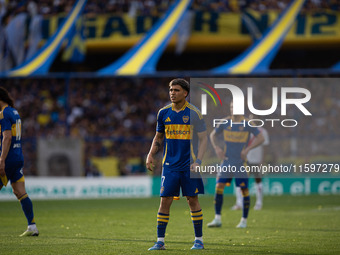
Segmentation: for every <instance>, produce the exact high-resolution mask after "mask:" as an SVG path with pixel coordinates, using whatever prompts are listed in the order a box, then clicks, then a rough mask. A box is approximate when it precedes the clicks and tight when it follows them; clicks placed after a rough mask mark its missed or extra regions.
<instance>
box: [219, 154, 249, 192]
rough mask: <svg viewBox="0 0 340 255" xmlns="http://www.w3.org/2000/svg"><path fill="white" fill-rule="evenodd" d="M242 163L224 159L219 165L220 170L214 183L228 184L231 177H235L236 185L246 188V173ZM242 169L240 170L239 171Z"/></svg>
mask: <svg viewBox="0 0 340 255" xmlns="http://www.w3.org/2000/svg"><path fill="white" fill-rule="evenodd" d="M242 166H244V163H242V162H240V163H235V162H230V161H228V160H224V161H223V163H222V165H221V170H222V171H221V172H218V173H217V178H216V183H225V184H226V185H227V186H229V185H230V183H231V181H232V179H233V178H235V184H236V187H240V188H248V179H249V178H248V173H247V172H246V171H243V168H241V167H242ZM241 170H242V171H241Z"/></svg>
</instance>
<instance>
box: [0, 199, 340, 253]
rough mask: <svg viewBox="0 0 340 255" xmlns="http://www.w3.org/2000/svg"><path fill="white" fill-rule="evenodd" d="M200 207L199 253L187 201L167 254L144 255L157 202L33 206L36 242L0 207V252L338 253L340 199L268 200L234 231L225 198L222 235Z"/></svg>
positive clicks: (13, 212)
mask: <svg viewBox="0 0 340 255" xmlns="http://www.w3.org/2000/svg"><path fill="white" fill-rule="evenodd" d="M252 199H253V201H254V198H252ZM200 202H201V206H202V208H203V214H204V227H203V235H204V244H205V250H203V251H190V248H191V246H192V241H193V240H194V233H193V226H192V222H191V219H190V214H189V209H188V205H187V203H186V200H185V199H184V198H181V199H180V200H179V201H174V202H173V205H172V208H171V212H170V222H169V225H168V228H167V234H166V248H167V250H166V251H147V249H148V248H149V247H151V246H152V245H153V243H154V241H155V240H156V215H157V209H158V205H159V198H157V197H155V198H150V199H114V200H113V199H106V200H72V201H71V200H64V201H58V200H57V201H38V200H37V201H33V204H34V210H35V218H36V221H37V226H38V228H39V231H40V236H39V237H24V238H20V237H19V234H21V233H22V232H23V231H24V230H25V229H26V220H25V218H24V216H23V213H22V211H21V207H20V204H19V203H18V202H14V201H13V202H12V201H11V202H0V219H1V223H0V244H1V245H0V254H6V255H8V254H16V255H18V254H25V255H26V254H27V255H28V254H68V255H69V254H77V255H78V254H100V255H102V254H150V253H166V254H200V253H202V254H340V196H316V195H313V196H296V197H293V196H278V197H275V196H271V197H265V206H264V209H263V210H262V211H254V210H253V209H251V210H250V213H249V218H248V228H247V229H236V228H235V226H236V225H237V223H238V222H239V220H240V217H241V211H231V210H230V206H231V205H232V204H233V202H234V197H231V196H225V198H224V207H223V211H222V220H223V226H222V228H219V229H210V228H207V227H206V224H207V223H208V222H209V221H211V220H212V219H213V216H214V207H213V197H211V196H210V197H209V196H202V197H200ZM252 205H253V203H252Z"/></svg>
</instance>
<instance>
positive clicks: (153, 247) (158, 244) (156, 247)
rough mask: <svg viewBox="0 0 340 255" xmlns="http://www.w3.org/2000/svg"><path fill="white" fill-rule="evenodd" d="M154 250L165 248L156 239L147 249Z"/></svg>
mask: <svg viewBox="0 0 340 255" xmlns="http://www.w3.org/2000/svg"><path fill="white" fill-rule="evenodd" d="M156 250H165V247H164V243H163V242H161V241H158V242H156V243H155V244H154V246H152V247H151V248H149V251H156Z"/></svg>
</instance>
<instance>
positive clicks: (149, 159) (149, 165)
mask: <svg viewBox="0 0 340 255" xmlns="http://www.w3.org/2000/svg"><path fill="white" fill-rule="evenodd" d="M146 168H147V169H148V170H149V171H153V169H154V168H155V164H154V159H153V157H152V155H151V154H148V156H147V157H146Z"/></svg>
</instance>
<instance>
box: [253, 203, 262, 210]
mask: <svg viewBox="0 0 340 255" xmlns="http://www.w3.org/2000/svg"><path fill="white" fill-rule="evenodd" d="M261 209H262V205H261V204H255V206H254V210H255V211H259V210H261Z"/></svg>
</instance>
